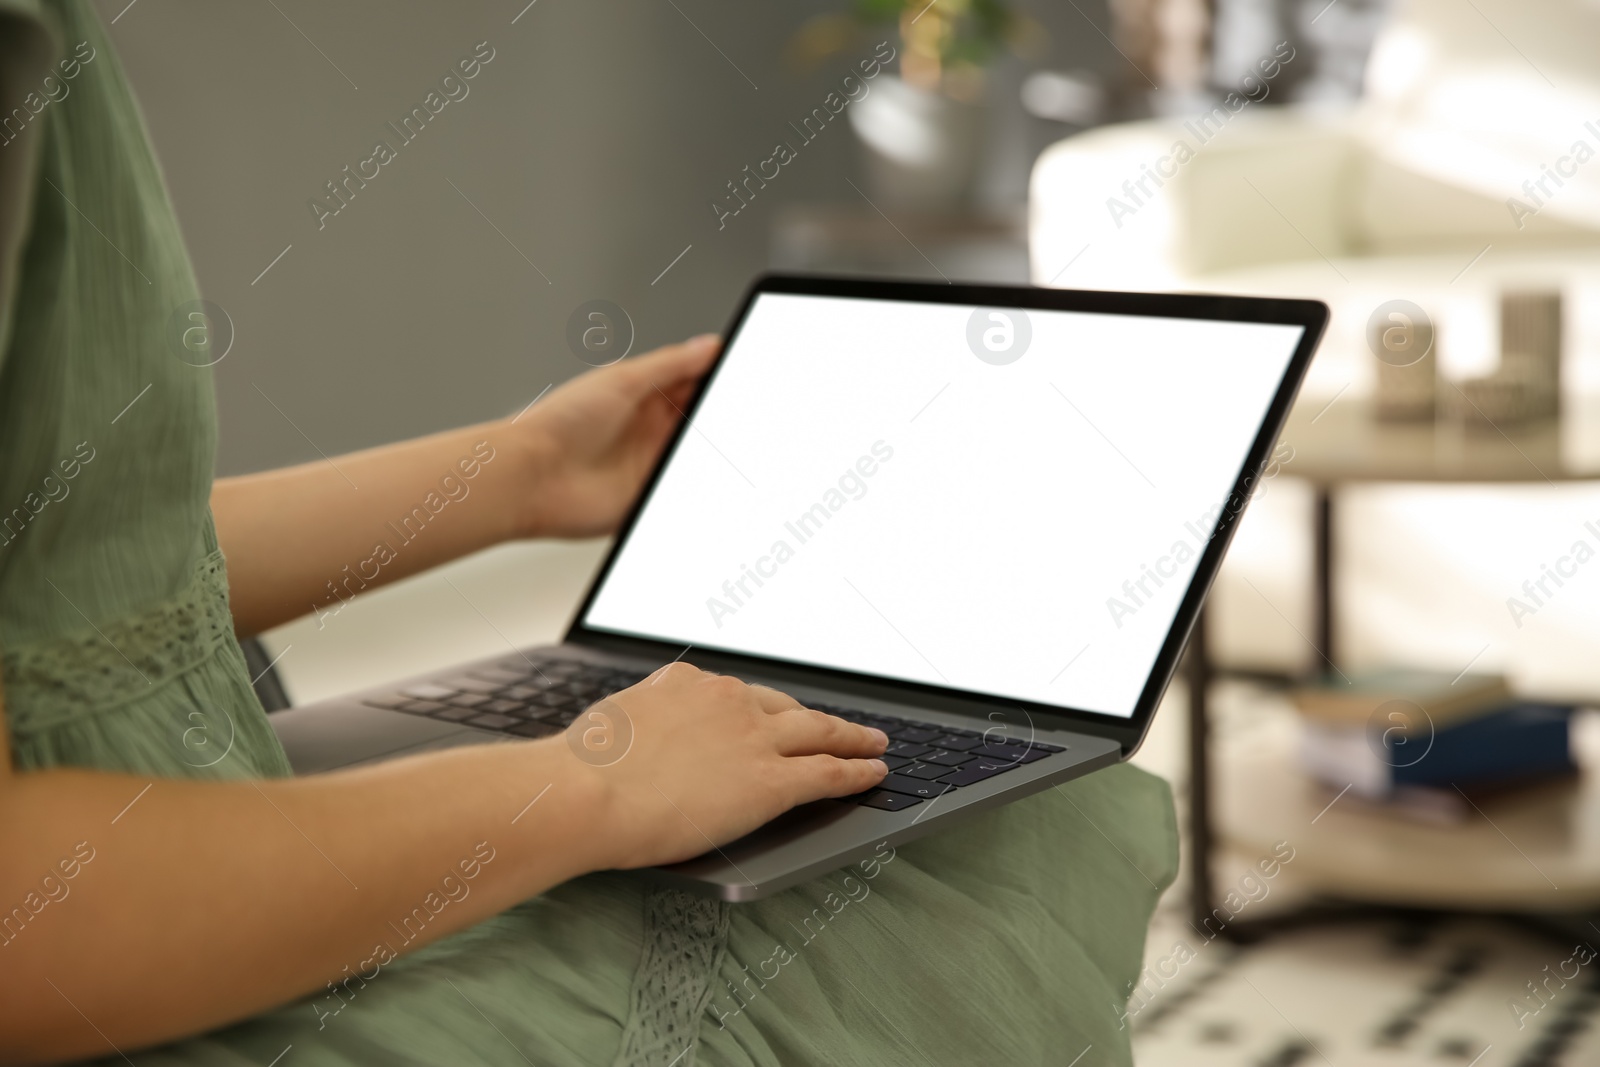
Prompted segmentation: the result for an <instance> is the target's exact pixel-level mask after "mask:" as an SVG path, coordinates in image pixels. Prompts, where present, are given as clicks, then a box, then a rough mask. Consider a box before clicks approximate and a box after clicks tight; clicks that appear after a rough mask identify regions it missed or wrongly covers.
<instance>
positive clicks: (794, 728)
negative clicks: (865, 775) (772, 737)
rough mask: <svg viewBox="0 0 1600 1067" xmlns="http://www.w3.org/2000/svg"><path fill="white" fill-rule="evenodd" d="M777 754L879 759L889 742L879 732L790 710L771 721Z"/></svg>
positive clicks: (815, 713) (806, 711) (811, 712)
mask: <svg viewBox="0 0 1600 1067" xmlns="http://www.w3.org/2000/svg"><path fill="white" fill-rule="evenodd" d="M772 725H773V727H774V728H775V729H776V730H777V734H778V752H779V753H781V754H782V755H785V756H815V755H823V754H826V755H831V756H844V757H849V758H858V759H859V758H865V757H869V756H881V755H883V750H884V749H885V748H886V747H888V744H889V738H888V735H886V734H885V733H884V732H883V731H882V730H875V729H873V728H872V727H870V726H858V725H856V724H855V723H853V722H846V721H845V720H844V719H840V718H837V717H835V716H833V715H828V714H825V713H823V712H820V711H815V710H813V709H811V708H802V707H794V708H790V709H789V710H787V711H784V712H780V713H779V714H777V715H774V716H773V717H772Z"/></svg>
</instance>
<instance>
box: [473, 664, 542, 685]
mask: <svg viewBox="0 0 1600 1067" xmlns="http://www.w3.org/2000/svg"><path fill="white" fill-rule="evenodd" d="M531 674H533V668H532V667H530V666H528V665H527V664H526V663H524V664H522V666H521V669H520V670H519V669H518V668H515V667H502V668H495V667H486V668H484V669H483V670H477V671H473V672H472V677H474V678H476V679H478V680H479V681H480V682H482V683H483V684H485V685H492V686H496V687H499V688H504V687H505V686H508V685H519V684H521V683H524V682H526V681H527V680H528V676H529V675H531Z"/></svg>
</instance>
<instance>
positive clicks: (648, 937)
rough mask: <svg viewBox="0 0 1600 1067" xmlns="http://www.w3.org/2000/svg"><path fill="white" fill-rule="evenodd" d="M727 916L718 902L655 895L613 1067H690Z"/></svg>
mask: <svg viewBox="0 0 1600 1067" xmlns="http://www.w3.org/2000/svg"><path fill="white" fill-rule="evenodd" d="M731 912H732V909H731V908H730V906H729V905H728V904H727V903H726V902H724V901H721V900H713V899H711V898H710V897H699V896H691V895H690V894H688V893H685V892H682V891H681V890H677V889H666V888H660V887H652V888H651V889H650V890H649V892H647V893H646V894H645V901H644V920H645V921H644V952H643V955H642V956H641V958H640V960H639V969H638V970H637V971H636V972H634V976H633V988H632V989H631V990H630V992H629V994H628V1022H627V1026H626V1027H624V1029H623V1031H622V1047H621V1048H620V1049H619V1050H618V1052H617V1058H616V1059H615V1060H613V1061H612V1067H693V1065H694V1059H695V1053H694V1051H693V1050H694V1046H695V1044H696V1041H697V1037H698V1035H699V1031H700V1016H701V1015H703V1014H705V1010H706V1006H707V1005H708V1004H710V1003H711V982H712V979H713V978H714V977H715V976H716V974H717V971H718V970H719V969H720V968H721V966H722V958H723V956H724V954H725V953H726V952H727V947H728V919H729V916H730V915H731Z"/></svg>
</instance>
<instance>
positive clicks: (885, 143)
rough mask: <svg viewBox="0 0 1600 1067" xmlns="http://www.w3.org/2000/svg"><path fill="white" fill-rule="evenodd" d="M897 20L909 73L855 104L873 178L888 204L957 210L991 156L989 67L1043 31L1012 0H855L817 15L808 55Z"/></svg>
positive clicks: (803, 45)
mask: <svg viewBox="0 0 1600 1067" xmlns="http://www.w3.org/2000/svg"><path fill="white" fill-rule="evenodd" d="M889 26H893V27H895V28H896V31H897V33H898V37H899V41H898V59H899V63H900V73H899V75H898V76H895V75H881V76H879V77H878V78H877V79H876V80H874V81H873V82H872V83H871V91H870V92H867V93H866V94H865V95H863V96H861V97H859V98H858V99H856V101H855V103H854V106H852V107H851V108H850V125H851V127H852V128H853V129H854V130H855V131H856V136H857V137H858V138H859V139H860V141H861V144H862V146H863V148H864V149H865V157H866V170H867V182H868V185H869V187H870V189H871V191H872V195H873V198H874V200H877V201H878V202H880V203H882V204H883V205H884V206H885V207H893V208H896V209H900V210H913V211H921V212H928V213H934V212H956V211H958V210H959V209H961V208H962V207H963V206H964V205H966V204H967V203H968V202H969V201H970V199H971V197H972V193H973V189H974V186H975V184H976V180H977V177H978V172H979V168H980V165H981V163H982V161H983V153H982V147H983V143H982V142H983V137H984V125H985V123H984V117H985V109H984V83H985V69H984V68H985V66H986V65H987V64H988V63H990V62H991V61H992V60H993V59H994V58H995V57H996V56H997V55H999V54H1000V52H1001V51H1002V50H1003V49H1004V48H1005V47H1007V46H1010V47H1012V48H1014V49H1015V48H1019V47H1021V46H1024V45H1025V43H1026V41H1028V40H1029V39H1030V38H1035V37H1037V36H1038V35H1039V33H1041V32H1042V31H1041V30H1039V29H1038V24H1037V23H1035V22H1033V21H1032V20H1031V19H1029V18H1027V17H1026V16H1023V15H1021V14H1019V13H1017V12H1016V11H1014V10H1013V9H1012V7H1011V5H1010V4H1009V3H1007V2H1005V0H940V2H939V3H937V4H929V3H927V2H926V0H856V3H855V5H854V9H853V12H852V13H851V14H850V15H831V16H823V17H821V18H820V19H814V20H812V21H811V22H810V23H808V24H807V25H806V27H805V28H803V29H802V30H801V32H800V34H799V36H798V37H797V39H796V49H795V50H796V52H797V53H798V54H799V55H800V56H801V58H802V59H804V60H808V61H813V62H814V61H815V60H817V59H820V58H822V57H823V56H825V55H828V54H831V53H833V52H837V51H841V50H843V49H845V48H848V47H849V46H850V44H851V43H852V41H855V40H860V39H861V38H862V35H861V34H860V33H859V32H852V29H854V30H856V31H859V30H860V29H865V28H874V29H876V28H878V27H889Z"/></svg>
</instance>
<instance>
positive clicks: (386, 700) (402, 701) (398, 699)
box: [361, 694, 414, 711]
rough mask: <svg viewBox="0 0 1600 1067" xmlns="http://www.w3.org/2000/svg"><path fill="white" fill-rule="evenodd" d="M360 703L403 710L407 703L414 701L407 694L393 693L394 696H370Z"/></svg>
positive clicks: (373, 706)
mask: <svg viewBox="0 0 1600 1067" xmlns="http://www.w3.org/2000/svg"><path fill="white" fill-rule="evenodd" d="M361 703H363V704H365V705H366V706H367V707H369V708H382V709H383V710H384V711H403V710H405V706H406V705H407V704H411V703H414V701H413V700H412V699H411V698H410V697H408V696H400V695H399V694H395V695H394V696H386V697H372V698H370V699H368V700H363V701H362V702H361Z"/></svg>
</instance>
